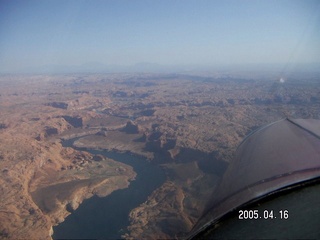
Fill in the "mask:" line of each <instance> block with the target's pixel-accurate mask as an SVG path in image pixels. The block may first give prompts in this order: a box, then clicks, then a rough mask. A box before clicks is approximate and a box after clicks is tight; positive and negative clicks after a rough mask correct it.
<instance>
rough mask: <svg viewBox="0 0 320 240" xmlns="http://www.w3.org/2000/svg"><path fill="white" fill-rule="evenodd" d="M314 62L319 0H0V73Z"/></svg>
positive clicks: (319, 44) (318, 46)
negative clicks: (63, 67) (64, 68)
mask: <svg viewBox="0 0 320 240" xmlns="http://www.w3.org/2000/svg"><path fill="white" fill-rule="evenodd" d="M88 62H98V63H102V64H106V65H113V64H115V65H132V64H136V63H140V62H151V63H158V64H164V65H193V64H195V65H209V66H217V65H218V66H220V65H233V64H247V63H249V64H250V63H261V64H265V63H277V64H283V65H285V64H287V63H293V62H296V63H310V62H313V63H320V1H318V0H315V1H308V0H300V1H294V0H290V1H281V0H276V1H272V0H265V1H263V0H256V1H241V0H235V1H224V0H220V1H214V0H209V1H202V0H194V1H188V0H184V1H182V0H181V1H175V0H162V1H156V0H153V1H145V0H143V1H140V0H136V1H134V0H115V1H93V0H90V1H81V0H75V1H65V0H55V1H53V0H52V1H44V0H39V1H27V0H22V1H15V0H8V1H3V0H0V72H5V71H14V70H19V69H27V68H37V67H41V66H43V65H81V64H86V63H88Z"/></svg>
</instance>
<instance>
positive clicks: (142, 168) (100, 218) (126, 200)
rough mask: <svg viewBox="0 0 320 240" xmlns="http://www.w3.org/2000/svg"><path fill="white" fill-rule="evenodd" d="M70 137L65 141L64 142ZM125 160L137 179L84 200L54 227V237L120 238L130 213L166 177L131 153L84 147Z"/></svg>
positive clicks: (153, 166) (156, 167)
mask: <svg viewBox="0 0 320 240" xmlns="http://www.w3.org/2000/svg"><path fill="white" fill-rule="evenodd" d="M70 143H71V141H70V140H69V141H66V142H65V143H64V146H66V145H69V144H70ZM86 151H87V152H90V153H92V154H101V155H104V156H106V157H108V158H111V159H114V160H116V161H119V162H122V163H125V164H128V165H130V166H132V167H133V169H134V171H135V172H136V173H137V176H136V180H134V181H132V182H131V183H130V186H129V187H128V188H126V189H122V190H117V191H114V192H113V193H111V194H110V195H108V196H106V197H103V198H100V197H97V196H93V197H92V198H90V199H87V200H85V201H84V202H83V203H82V204H81V205H80V206H79V208H78V209H76V210H75V211H74V212H73V213H72V214H71V215H69V216H68V217H67V218H66V219H65V221H64V222H62V223H61V224H59V225H58V226H56V227H53V231H54V234H53V236H52V237H53V239H66V238H68V239H71V238H73V239H119V238H121V235H122V234H124V233H125V232H126V228H127V226H128V225H129V213H130V211H131V210H132V209H134V208H136V207H138V206H139V205H140V204H141V203H143V202H145V201H146V200H147V198H148V196H149V195H150V194H151V193H152V192H153V191H154V190H155V189H157V188H158V187H160V186H161V185H162V184H163V183H164V181H165V178H166V177H165V174H164V172H163V171H162V169H161V168H160V167H159V166H156V165H154V164H152V163H150V162H148V161H147V160H146V159H144V158H143V157H138V156H135V155H132V154H130V153H117V152H107V151H96V150H86Z"/></svg>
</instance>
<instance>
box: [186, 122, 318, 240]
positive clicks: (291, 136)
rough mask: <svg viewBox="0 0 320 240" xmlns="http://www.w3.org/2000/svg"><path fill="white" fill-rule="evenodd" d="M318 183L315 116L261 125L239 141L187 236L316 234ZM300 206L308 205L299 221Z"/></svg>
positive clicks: (303, 207)
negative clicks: (306, 211)
mask: <svg viewBox="0 0 320 240" xmlns="http://www.w3.org/2000/svg"><path fill="white" fill-rule="evenodd" d="M319 183H320V120H315V119H288V118H287V119H283V120H280V121H277V122H274V123H272V124H269V125H267V126H264V127H262V128H260V129H258V130H256V131H255V132H253V133H252V134H250V135H249V136H247V137H246V138H245V139H244V140H243V141H242V143H241V144H240V145H239V147H238V149H237V151H236V155H235V158H234V160H233V161H232V162H231V163H230V164H229V166H228V169H227V171H226V172H225V174H224V176H223V178H222V180H221V182H220V184H219V186H218V187H217V189H216V191H215V192H214V193H213V196H212V199H211V200H210V201H209V204H208V206H207V207H206V210H205V213H204V215H203V217H202V218H201V219H200V220H199V222H198V223H197V224H196V226H195V227H194V229H193V231H192V232H191V234H190V236H189V238H190V239H198V238H216V237H218V238H219V237H226V236H227V238H250V239H252V238H256V237H258V238H265V237H266V238H273V237H279V236H281V237H284V238H287V237H289V238H290V237H296V236H297V234H298V235H299V236H300V237H304V236H308V237H309V236H311V238H312V237H320V228H319V226H320V184H319ZM310 184H313V185H312V187H310V186H309V185H310ZM307 186H309V187H308V189H309V190H308V191H306V190H304V191H303V192H301V191H302V190H301V187H307ZM284 192H285V193H286V194H284ZM288 192H291V193H292V194H293V195H290V194H288ZM306 192H307V193H306ZM279 193H280V194H279ZM308 194H309V195H308ZM280 196H282V197H280ZM283 196H285V197H283ZM270 199H272V200H270ZM276 199H278V200H276ZM279 199H280V200H279ZM285 199H286V200H285ZM295 199H296V200H295ZM270 201H273V204H271V205H270ZM274 201H276V202H278V204H276V203H275V202H274ZM279 201H280V202H279ZM280 203H281V204H280ZM312 203H313V206H312ZM268 204H269V205H268ZM314 205H315V206H314ZM290 208H292V210H290V211H289V210H288V209H290ZM299 208H300V210H299ZM306 208H312V209H309V210H310V212H311V213H310V214H309V215H306V216H304V218H306V220H305V221H303V220H302V218H301V216H302V215H301V214H302V213H301V212H299V211H302V210H305V209H306ZM284 211H286V212H284ZM284 213H286V216H284ZM312 214H313V215H312ZM284 217H286V219H285V218H284ZM227 219H229V220H227ZM230 219H233V220H230ZM311 219H312V221H310V220H311ZM226 220H227V221H226ZM308 221H309V222H311V223H308V225H309V226H305V225H306V224H307V222H308ZM224 222H226V224H227V225H226V224H223V223H224ZM239 224H240V225H239ZM248 224H249V225H248ZM237 225H239V226H238V227H237ZM311 225H314V227H313V228H315V229H313V228H312V226H311ZM221 226H223V228H221ZM230 226H233V227H230ZM281 226H282V228H281ZM301 226H302V227H303V228H301V229H300V230H297V229H298V228H299V227H301ZM308 227H309V228H308ZM219 228H221V229H224V230H222V232H221V230H219ZM288 228H290V229H291V230H288ZM237 229H238V230H237ZM259 229H260V232H259ZM266 229H267V230H268V231H269V232H271V234H268V231H266ZM270 229H278V231H279V232H278V233H277V232H274V231H276V230H273V231H270ZM284 229H287V231H285V230H284ZM223 231H225V232H224V233H223ZM295 231H298V233H295ZM272 232H273V233H272ZM310 232H313V233H311V235H310ZM232 233H234V235H232ZM217 234H218V235H217ZM219 234H220V235H219ZM277 234H279V235H277ZM290 234H291V235H290ZM308 234H309V235H308ZM312 234H314V235H312ZM299 236H298V237H299Z"/></svg>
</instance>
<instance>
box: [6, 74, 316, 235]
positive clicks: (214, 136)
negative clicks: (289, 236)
mask: <svg viewBox="0 0 320 240" xmlns="http://www.w3.org/2000/svg"><path fill="white" fill-rule="evenodd" d="M285 117H292V118H316V119H319V118H320V79H319V75H318V74H311V73H308V74H302V73H300V74H293V73H292V74H290V75H289V76H285V77H284V76H281V75H279V74H275V73H243V72H242V73H232V74H231V73H201V74H200V73H188V74H156V73H123V74H68V75H62V74H61V75H1V76H0V170H1V173H0V223H1V224H0V239H51V235H52V233H53V230H52V227H53V226H56V225H58V224H59V223H61V222H63V221H64V219H65V218H66V217H67V216H68V215H70V214H72V212H73V211H75V210H76V209H77V208H78V206H79V205H80V204H81V203H82V202H83V201H84V200H85V199H88V198H90V197H92V196H93V195H98V196H100V197H104V196H108V195H109V194H110V193H112V192H113V191H115V190H118V189H124V188H127V187H128V186H129V185H130V182H131V181H134V179H135V177H136V173H135V172H134V170H133V169H132V167H131V166H128V165H126V164H123V163H120V162H117V161H115V160H113V159H110V158H106V157H104V156H102V155H92V154H90V153H88V152H86V151H82V150H81V149H83V150H85V149H100V150H108V151H117V152H122V153H132V154H135V155H139V156H143V157H145V158H147V159H148V161H150V162H152V163H153V164H156V165H159V166H160V167H161V169H163V171H164V172H165V174H166V180H165V182H164V183H163V184H162V186H160V187H159V188H157V189H155V190H154V191H153V192H152V194H151V195H150V196H149V197H148V198H147V199H146V201H145V202H144V203H143V204H141V205H140V206H138V207H137V208H134V209H132V211H131V212H130V214H129V216H128V218H129V221H130V225H129V226H128V227H127V229H126V232H125V233H124V234H123V237H124V238H135V239H139V238H140V239H141V238H153V239H157V238H161V239H169V238H170V239H171V238H179V237H183V236H185V235H186V234H187V233H188V232H189V231H190V230H191V229H192V227H193V226H194V224H195V223H196V222H197V220H198V219H199V217H200V216H201V214H202V211H203V209H204V207H205V205H206V204H207V201H208V199H209V198H210V197H211V195H212V192H213V190H214V188H215V186H216V185H217V183H218V181H219V179H220V178H221V176H222V175H223V173H224V171H225V169H226V168H227V166H228V162H229V161H230V160H231V159H232V158H233V154H234V152H235V150H236V148H237V146H238V145H239V143H240V142H241V141H242V140H243V138H244V137H245V136H246V135H247V134H249V133H250V132H252V131H253V130H255V129H257V128H259V127H261V126H263V125H265V124H268V123H271V122H274V121H277V120H280V119H282V118H285ZM73 138H77V139H76V141H75V142H74V143H73V145H74V147H76V149H75V148H72V147H63V146H62V141H63V140H68V139H73Z"/></svg>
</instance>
